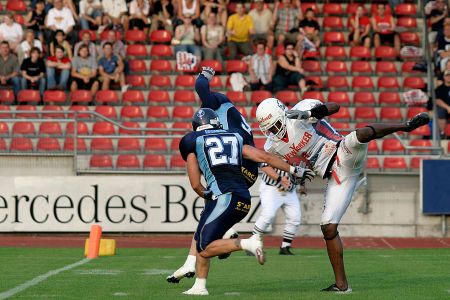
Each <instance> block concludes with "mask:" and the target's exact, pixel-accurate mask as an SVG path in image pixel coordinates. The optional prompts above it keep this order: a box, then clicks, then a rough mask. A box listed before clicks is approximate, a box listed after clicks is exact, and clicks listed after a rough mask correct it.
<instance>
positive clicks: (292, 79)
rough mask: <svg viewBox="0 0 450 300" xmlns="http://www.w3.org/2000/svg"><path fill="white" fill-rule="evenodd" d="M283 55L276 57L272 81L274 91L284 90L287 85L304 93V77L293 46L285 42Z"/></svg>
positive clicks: (291, 43) (289, 42)
mask: <svg viewBox="0 0 450 300" xmlns="http://www.w3.org/2000/svg"><path fill="white" fill-rule="evenodd" d="M284 47H285V53H284V54H283V55H280V56H278V64H277V67H276V69H275V77H274V79H273V84H274V90H275V92H278V91H280V90H283V89H286V88H287V87H288V86H289V85H298V87H299V88H300V91H301V92H302V93H303V92H305V91H306V83H305V76H304V75H303V72H304V71H303V69H302V67H301V61H300V57H299V54H298V53H297V52H296V51H295V44H294V42H291V41H286V42H285V44H284Z"/></svg>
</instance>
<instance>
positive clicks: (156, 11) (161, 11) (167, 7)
mask: <svg viewBox="0 0 450 300" xmlns="http://www.w3.org/2000/svg"><path fill="white" fill-rule="evenodd" d="M174 14H175V10H174V8H173V5H172V3H171V2H170V0H157V1H156V2H153V7H152V24H151V27H150V31H153V30H157V29H161V28H162V29H165V30H168V31H170V32H172V19H173V18H174V16H175V15H174Z"/></svg>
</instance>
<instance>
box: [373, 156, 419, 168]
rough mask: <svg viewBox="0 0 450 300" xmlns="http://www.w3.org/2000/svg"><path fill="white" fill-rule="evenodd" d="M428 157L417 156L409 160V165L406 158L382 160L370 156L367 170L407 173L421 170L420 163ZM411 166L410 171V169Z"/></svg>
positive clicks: (386, 158)
mask: <svg viewBox="0 0 450 300" xmlns="http://www.w3.org/2000/svg"><path fill="white" fill-rule="evenodd" d="M425 158H427V157H424V156H416V157H411V158H410V159H409V164H408V162H407V159H406V158H405V157H401V156H398V157H385V158H383V159H380V158H378V157H371V156H369V157H368V159H367V162H366V168H367V170H375V171H379V170H381V169H382V168H383V169H384V170H385V171H389V170H393V171H407V170H409V169H411V170H414V169H419V168H420V162H421V161H422V160H423V159H425ZM380 161H382V163H380ZM408 165H409V169H408Z"/></svg>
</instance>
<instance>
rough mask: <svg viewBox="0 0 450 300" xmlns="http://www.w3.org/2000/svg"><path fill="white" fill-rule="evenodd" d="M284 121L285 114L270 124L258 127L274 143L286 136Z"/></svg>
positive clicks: (285, 118)
mask: <svg viewBox="0 0 450 300" xmlns="http://www.w3.org/2000/svg"><path fill="white" fill-rule="evenodd" d="M286 120H287V117H286V115H285V114H283V115H281V116H279V117H277V118H276V119H275V120H274V122H270V123H269V124H266V125H260V126H259V127H260V129H261V131H262V133H263V134H264V135H265V136H266V137H268V138H270V139H272V140H275V141H279V140H281V139H283V138H284V136H285V135H286V130H287V127H286Z"/></svg>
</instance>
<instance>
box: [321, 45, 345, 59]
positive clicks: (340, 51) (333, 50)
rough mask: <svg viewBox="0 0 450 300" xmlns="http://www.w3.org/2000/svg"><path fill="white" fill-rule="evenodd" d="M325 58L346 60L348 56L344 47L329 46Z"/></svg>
mask: <svg viewBox="0 0 450 300" xmlns="http://www.w3.org/2000/svg"><path fill="white" fill-rule="evenodd" d="M325 57H326V58H328V59H345V58H346V57H347V54H346V53H345V48H344V47H342V46H328V47H327V48H326V49H325Z"/></svg>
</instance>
